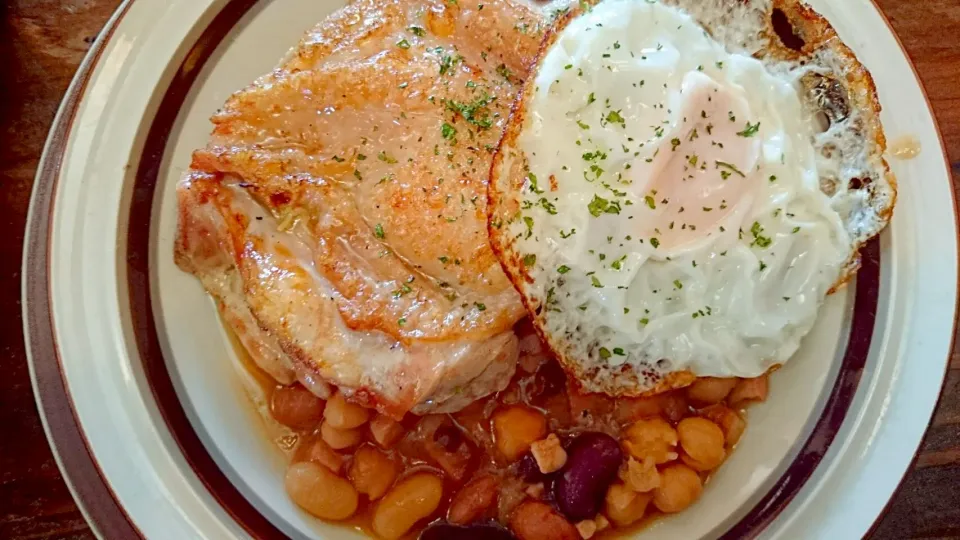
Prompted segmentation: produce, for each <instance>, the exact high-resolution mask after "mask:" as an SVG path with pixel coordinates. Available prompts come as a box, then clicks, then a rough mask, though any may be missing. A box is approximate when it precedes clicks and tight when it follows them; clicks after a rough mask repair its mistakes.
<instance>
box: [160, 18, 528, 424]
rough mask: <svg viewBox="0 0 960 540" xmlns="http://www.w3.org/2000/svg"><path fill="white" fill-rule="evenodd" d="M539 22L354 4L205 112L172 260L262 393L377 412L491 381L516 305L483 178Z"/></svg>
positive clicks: (502, 364) (479, 388)
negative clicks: (251, 367)
mask: <svg viewBox="0 0 960 540" xmlns="http://www.w3.org/2000/svg"><path fill="white" fill-rule="evenodd" d="M518 21H519V22H518ZM541 23H542V18H541V15H540V14H539V13H537V12H535V11H532V10H531V9H529V8H527V7H526V6H524V5H522V4H515V3H511V2H509V1H504V0H494V1H492V2H473V3H467V2H457V1H453V0H447V1H443V0H434V1H424V0H400V1H395V2H389V3H383V2H380V1H376V2H374V1H370V0H358V1H357V2H355V3H352V4H350V5H349V6H347V7H345V8H343V9H342V10H340V11H339V12H338V13H335V14H333V15H331V16H330V17H329V18H328V19H327V20H325V21H324V22H323V23H322V24H320V25H319V26H318V27H316V28H315V29H314V30H313V31H311V32H309V33H308V34H307V35H306V37H305V38H304V39H303V40H302V42H301V43H300V45H299V47H298V48H296V49H295V50H293V51H292V52H291V54H290V55H289V57H288V58H287V59H286V60H285V61H284V62H283V63H282V64H281V65H280V67H278V68H277V69H275V70H274V71H273V72H272V73H270V74H268V75H265V76H264V77H262V78H260V79H259V80H257V81H256V82H255V83H254V84H252V85H251V86H249V87H248V88H246V89H244V90H242V91H240V92H237V93H236V94H234V95H233V96H232V97H231V98H230V99H229V100H228V101H227V103H226V104H225V105H224V107H223V109H222V110H220V111H219V112H218V113H217V114H216V115H215V116H214V117H213V123H214V125H215V128H214V131H213V135H212V137H211V140H210V143H209V144H208V145H207V147H206V148H203V149H200V150H198V151H196V152H195V153H194V156H193V160H192V163H191V168H190V170H189V171H188V172H187V173H186V174H185V176H184V177H183V179H182V181H181V182H180V184H179V186H178V197H179V211H180V222H179V232H178V238H177V241H176V246H175V252H176V259H177V262H178V264H179V265H180V267H181V268H182V269H184V270H185V271H188V272H192V273H193V274H195V275H196V276H197V277H199V278H200V279H201V281H202V283H203V285H204V286H205V287H206V289H207V290H208V291H209V292H210V293H211V294H212V295H213V296H214V297H215V298H216V300H217V303H218V306H219V308H220V311H221V313H222V315H223V316H224V319H225V320H226V321H227V323H228V324H229V325H230V326H231V327H232V328H233V330H234V331H235V332H236V333H237V335H238V336H239V338H240V340H241V342H242V343H243V345H244V346H245V347H246V349H247V350H248V351H249V352H250V354H251V356H252V358H253V359H254V361H255V362H256V363H257V364H258V365H259V366H260V367H261V368H263V369H264V370H265V371H267V372H268V373H269V374H271V375H272V376H273V377H274V378H276V379H277V380H278V381H279V382H281V383H290V382H292V381H293V380H294V379H299V380H301V381H303V382H304V383H305V384H306V385H307V386H308V387H310V388H311V389H313V390H314V391H315V392H316V393H318V394H321V395H324V394H325V393H327V392H329V390H328V389H329V387H328V386H327V385H328V384H329V385H334V386H337V387H339V388H340V389H341V390H342V391H343V392H344V393H346V394H347V395H348V396H352V398H353V399H354V400H355V401H358V402H360V403H363V404H365V405H368V406H374V407H376V408H378V409H379V410H381V411H382V412H385V413H387V414H390V415H392V416H395V417H399V416H402V415H403V414H404V413H406V412H408V411H413V412H415V413H427V412H449V411H455V410H458V409H460V408H462V407H464V406H465V405H467V404H468V403H470V402H472V401H473V400H475V399H476V398H478V397H481V396H483V395H486V394H489V393H491V392H495V391H498V390H500V389H502V388H503V387H504V386H505V385H506V384H507V382H508V381H509V379H510V377H511V376H512V374H513V372H514V368H515V364H516V358H517V339H516V337H515V335H514V334H513V330H512V327H513V324H514V323H515V322H516V321H517V320H518V319H519V318H521V316H522V315H523V313H524V311H523V307H522V305H521V303H520V301H519V297H518V295H517V293H516V291H515V290H514V289H513V287H512V285H511V284H510V282H509V280H507V278H506V276H505V275H504V274H503V272H502V270H501V268H500V265H499V263H498V261H497V259H496V257H495V256H494V253H493V252H492V251H491V249H490V247H489V243H488V236H487V232H486V217H485V212H486V204H487V196H486V182H487V176H488V173H489V168H490V161H491V156H492V152H493V151H494V149H495V147H496V145H497V142H498V140H499V138H500V135H501V133H502V129H503V126H504V124H505V122H506V119H507V116H508V114H509V106H510V104H511V103H512V101H513V97H514V94H515V92H516V89H517V87H518V85H519V84H520V83H521V82H522V79H523V77H525V75H526V68H527V66H528V65H529V64H530V62H531V61H532V60H533V58H534V56H535V54H536V49H537V46H538V44H539V42H540V39H541V37H542V32H541V31H540V25H541Z"/></svg>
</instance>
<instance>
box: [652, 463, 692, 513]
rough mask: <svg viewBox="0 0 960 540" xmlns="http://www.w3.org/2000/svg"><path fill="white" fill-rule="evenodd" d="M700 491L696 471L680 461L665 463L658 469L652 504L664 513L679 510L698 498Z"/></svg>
mask: <svg viewBox="0 0 960 540" xmlns="http://www.w3.org/2000/svg"><path fill="white" fill-rule="evenodd" d="M702 491H703V483H702V482H701V480H700V475H698V474H697V472H696V471H694V470H693V469H691V468H690V467H687V466H686V465H683V464H681V463H674V464H671V465H667V466H666V467H664V468H663V470H661V471H660V487H658V488H657V489H655V490H653V505H654V506H656V507H657V510H660V511H661V512H664V513H668V514H671V513H675V512H680V511H682V510H684V509H686V508H687V507H688V506H690V505H691V504H693V503H694V501H696V500H697V499H698V498H700V493H701V492H702Z"/></svg>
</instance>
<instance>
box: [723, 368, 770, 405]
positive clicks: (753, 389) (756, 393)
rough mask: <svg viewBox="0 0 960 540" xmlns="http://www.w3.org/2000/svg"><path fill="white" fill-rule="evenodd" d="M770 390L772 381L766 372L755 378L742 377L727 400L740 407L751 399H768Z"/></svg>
mask: <svg viewBox="0 0 960 540" xmlns="http://www.w3.org/2000/svg"><path fill="white" fill-rule="evenodd" d="M769 390H770V381H769V376H768V375H767V374H766V373H765V374H763V375H761V376H759V377H755V378H753V379H740V381H739V382H737V385H736V386H734V387H733V390H732V391H731V392H730V395H729V396H727V402H728V403H730V405H731V406H735V407H738V406H741V405H744V404H746V403H748V402H751V401H766V400H767V392H769Z"/></svg>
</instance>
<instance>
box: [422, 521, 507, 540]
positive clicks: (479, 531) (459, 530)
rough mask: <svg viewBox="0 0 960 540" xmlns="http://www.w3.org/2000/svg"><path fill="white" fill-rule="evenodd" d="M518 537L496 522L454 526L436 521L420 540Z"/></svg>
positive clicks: (493, 539)
mask: <svg viewBox="0 0 960 540" xmlns="http://www.w3.org/2000/svg"><path fill="white" fill-rule="evenodd" d="M516 539H517V537H516V536H514V535H513V533H511V532H510V531H508V530H507V529H504V528H503V527H502V526H501V525H500V524H498V523H496V522H493V521H491V522H486V523H473V524H471V525H454V524H452V523H447V522H445V521H436V522H434V523H431V524H430V526H429V527H427V528H426V529H424V530H423V532H422V533H420V537H419V540H516Z"/></svg>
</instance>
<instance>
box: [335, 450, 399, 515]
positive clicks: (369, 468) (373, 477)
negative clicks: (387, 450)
mask: <svg viewBox="0 0 960 540" xmlns="http://www.w3.org/2000/svg"><path fill="white" fill-rule="evenodd" d="M399 472H400V466H399V464H398V463H397V462H396V461H395V460H394V459H393V458H391V457H390V456H388V455H386V454H384V453H383V452H381V451H379V450H377V449H376V448H374V447H372V446H361V447H360V448H359V449H357V452H356V453H355V454H354V455H353V461H351V462H350V468H349V469H348V470H347V478H349V479H350V482H351V483H352V484H353V487H355V488H356V489H357V491H358V492H360V493H363V494H365V495H366V496H367V497H369V498H370V500H371V501H375V500H377V499H379V498H380V497H383V494H384V493H386V492H387V490H388V489H390V486H391V485H393V481H394V479H396V477H397V474H399Z"/></svg>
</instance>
